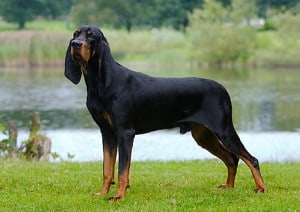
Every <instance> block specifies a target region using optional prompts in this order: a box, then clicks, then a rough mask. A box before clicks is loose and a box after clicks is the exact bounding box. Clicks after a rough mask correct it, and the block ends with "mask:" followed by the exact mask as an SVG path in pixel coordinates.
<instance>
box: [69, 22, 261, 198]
mask: <svg viewBox="0 0 300 212" xmlns="http://www.w3.org/2000/svg"><path fill="white" fill-rule="evenodd" d="M82 74H83V76H84V80H85V83H86V88H87V102H86V104H87V108H88V110H89V112H90V114H91V115H92V117H93V119H94V121H95V122H96V123H97V125H98V126H99V127H100V130H101V133H102V140H103V157H104V158H103V185H102V189H101V190H100V191H99V192H97V193H96V194H98V195H105V194H107V193H108V192H109V189H110V186H111V185H112V184H114V169H115V162H116V155H117V150H118V153H119V168H118V182H119V185H118V190H117V193H116V194H115V196H114V197H112V200H113V201H116V200H118V199H120V198H123V197H124V196H125V193H126V189H127V188H128V187H129V169H130V161H131V152H132V146H133V140H134V137H135V135H136V134H143V133H147V132H150V131H154V130H159V129H169V128H174V127H179V128H180V133H182V134H183V133H186V132H189V131H191V134H192V137H193V138H194V139H195V141H196V142H197V144H199V145H200V146H201V147H203V148H205V149H207V150H208V151H209V152H211V153H212V154H214V155H215V156H217V157H219V158H220V159H221V160H222V161H223V162H224V163H225V165H226V166H227V169H228V177H227V181H226V183H225V184H222V185H220V187H222V188H233V187H234V181H235V175H236V171H237V166H238V161H239V159H242V160H243V161H244V162H245V163H246V164H247V165H248V167H249V168H250V170H251V172H252V175H253V178H254V180H255V183H256V191H257V192H265V191H266V187H265V185H264V182H263V179H262V177H261V174H260V169H259V163H258V161H257V159H256V158H255V157H253V156H252V155H251V154H250V153H249V152H248V151H247V150H246V149H245V147H244V146H243V144H242V143H241V141H240V138H239V136H238V135H237V133H236V131H235V129H234V126H233V123H232V108H231V101H230V97H229V95H228V93H227V91H226V90H225V88H224V87H223V86H222V85H220V84H218V83H217V82H215V81H212V80H208V79H201V78H179V79H176V78H156V77H151V76H148V75H145V74H142V73H138V72H134V71H132V70H129V69H128V68H126V67H124V66H122V65H120V64H118V63H117V62H115V61H114V59H113V58H112V55H111V52H110V48H109V44H108V42H107V40H106V38H105V37H104V35H103V33H102V32H101V31H100V29H98V28H97V27H95V26H82V27H80V28H79V29H77V30H76V31H75V32H74V35H73V38H72V39H71V41H70V43H69V47H68V49H67V53H66V58H65V76H66V77H67V78H68V79H69V80H71V81H72V82H73V83H74V84H78V83H79V81H80V79H81V75H82Z"/></svg>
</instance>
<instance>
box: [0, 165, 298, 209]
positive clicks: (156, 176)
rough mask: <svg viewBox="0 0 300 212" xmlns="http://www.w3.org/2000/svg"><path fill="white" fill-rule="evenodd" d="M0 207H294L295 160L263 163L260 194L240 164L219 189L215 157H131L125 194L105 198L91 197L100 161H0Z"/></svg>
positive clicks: (219, 173)
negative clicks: (229, 184)
mask: <svg viewBox="0 0 300 212" xmlns="http://www.w3.org/2000/svg"><path fill="white" fill-rule="evenodd" d="M0 165H1V172H0V211H174V210H178V211H226V210H227V211H228V210H230V211H296V210H299V209H300V202H299V196H300V181H299V180H298V178H299V172H300V164H295V163H263V164H262V165H261V169H262V174H263V176H264V178H265V182H266V184H267V186H268V189H269V192H268V193H266V194H256V193H254V192H253V190H252V189H253V188H254V182H253V180H252V177H251V173H250V172H249V170H248V168H247V167H246V166H245V165H244V164H240V167H239V171H238V174H237V180H236V188H235V189H228V190H221V189H217V188H216V187H217V186H218V185H219V184H220V183H224V180H225V177H226V171H225V167H224V165H223V164H222V163H221V162H219V161H217V160H209V161H189V162H134V163H133V164H132V170H131V184H132V185H131V188H130V189H129V190H128V192H127V197H126V199H124V200H121V201H119V202H117V203H108V202H107V199H108V198H109V197H110V196H112V195H113V193H114V192H115V190H116V188H115V186H114V187H113V188H112V190H111V192H110V194H109V195H107V196H105V197H98V196H92V195H91V193H92V192H93V191H96V190H97V189H98V188H100V183H101V179H102V176H101V173H102V168H101V167H102V164H101V162H91V163H68V162H67V163H35V162H25V161H7V160H0Z"/></svg>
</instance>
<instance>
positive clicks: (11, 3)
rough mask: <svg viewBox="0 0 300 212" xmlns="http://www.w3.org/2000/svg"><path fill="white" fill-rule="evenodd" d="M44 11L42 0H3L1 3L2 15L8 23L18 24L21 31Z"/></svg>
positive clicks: (0, 11)
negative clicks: (28, 22)
mask: <svg viewBox="0 0 300 212" xmlns="http://www.w3.org/2000/svg"><path fill="white" fill-rule="evenodd" d="M42 11H43V4H42V1H41V0H27V1H24V0H1V2H0V15H1V16H2V17H3V18H4V20H6V21H8V22H14V23H18V26H19V29H23V28H25V23H26V22H27V21H30V20H33V19H34V18H35V17H36V16H37V15H39V14H41V12H42Z"/></svg>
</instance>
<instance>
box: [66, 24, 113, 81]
mask: <svg viewBox="0 0 300 212" xmlns="http://www.w3.org/2000/svg"><path fill="white" fill-rule="evenodd" d="M93 60H94V61H93ZM112 60H113V59H112V56H111V53H110V49H109V44H108V42H107V40H106V38H105V37H104V35H103V33H102V32H101V30H100V29H99V28H97V27H95V26H81V27H80V28H78V29H77V30H76V31H75V32H74V33H73V37H72V39H71V40H70V42H69V46H68V49H67V53H66V58H65V76H66V77H67V78H68V79H69V80H71V81H72V82H73V83H74V84H78V83H79V81H80V79H81V75H82V73H83V74H84V75H85V76H87V75H88V71H98V72H99V74H100V75H101V77H102V78H103V77H105V78H106V79H105V84H106V85H107V84H108V83H109V82H108V80H109V77H108V75H109V72H110V71H111V70H109V69H111V63H112ZM91 61H93V62H94V63H93V64H97V66H98V67H93V68H94V69H97V70H89V69H88V64H89V63H90V62H91Z"/></svg>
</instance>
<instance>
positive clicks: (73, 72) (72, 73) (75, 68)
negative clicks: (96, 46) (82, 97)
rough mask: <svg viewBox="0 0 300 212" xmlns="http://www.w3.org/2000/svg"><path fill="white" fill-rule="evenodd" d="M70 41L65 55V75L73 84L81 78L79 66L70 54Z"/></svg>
mask: <svg viewBox="0 0 300 212" xmlns="http://www.w3.org/2000/svg"><path fill="white" fill-rule="evenodd" d="M71 42H72V40H71V41H70V43H69V46H68V49H67V53H66V57H65V76H66V77H67V78H68V79H69V80H71V81H72V82H73V83H74V84H78V83H79V82H80V79H81V74H82V72H81V68H80V65H79V63H78V62H77V61H76V60H73V58H72V55H71Z"/></svg>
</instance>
